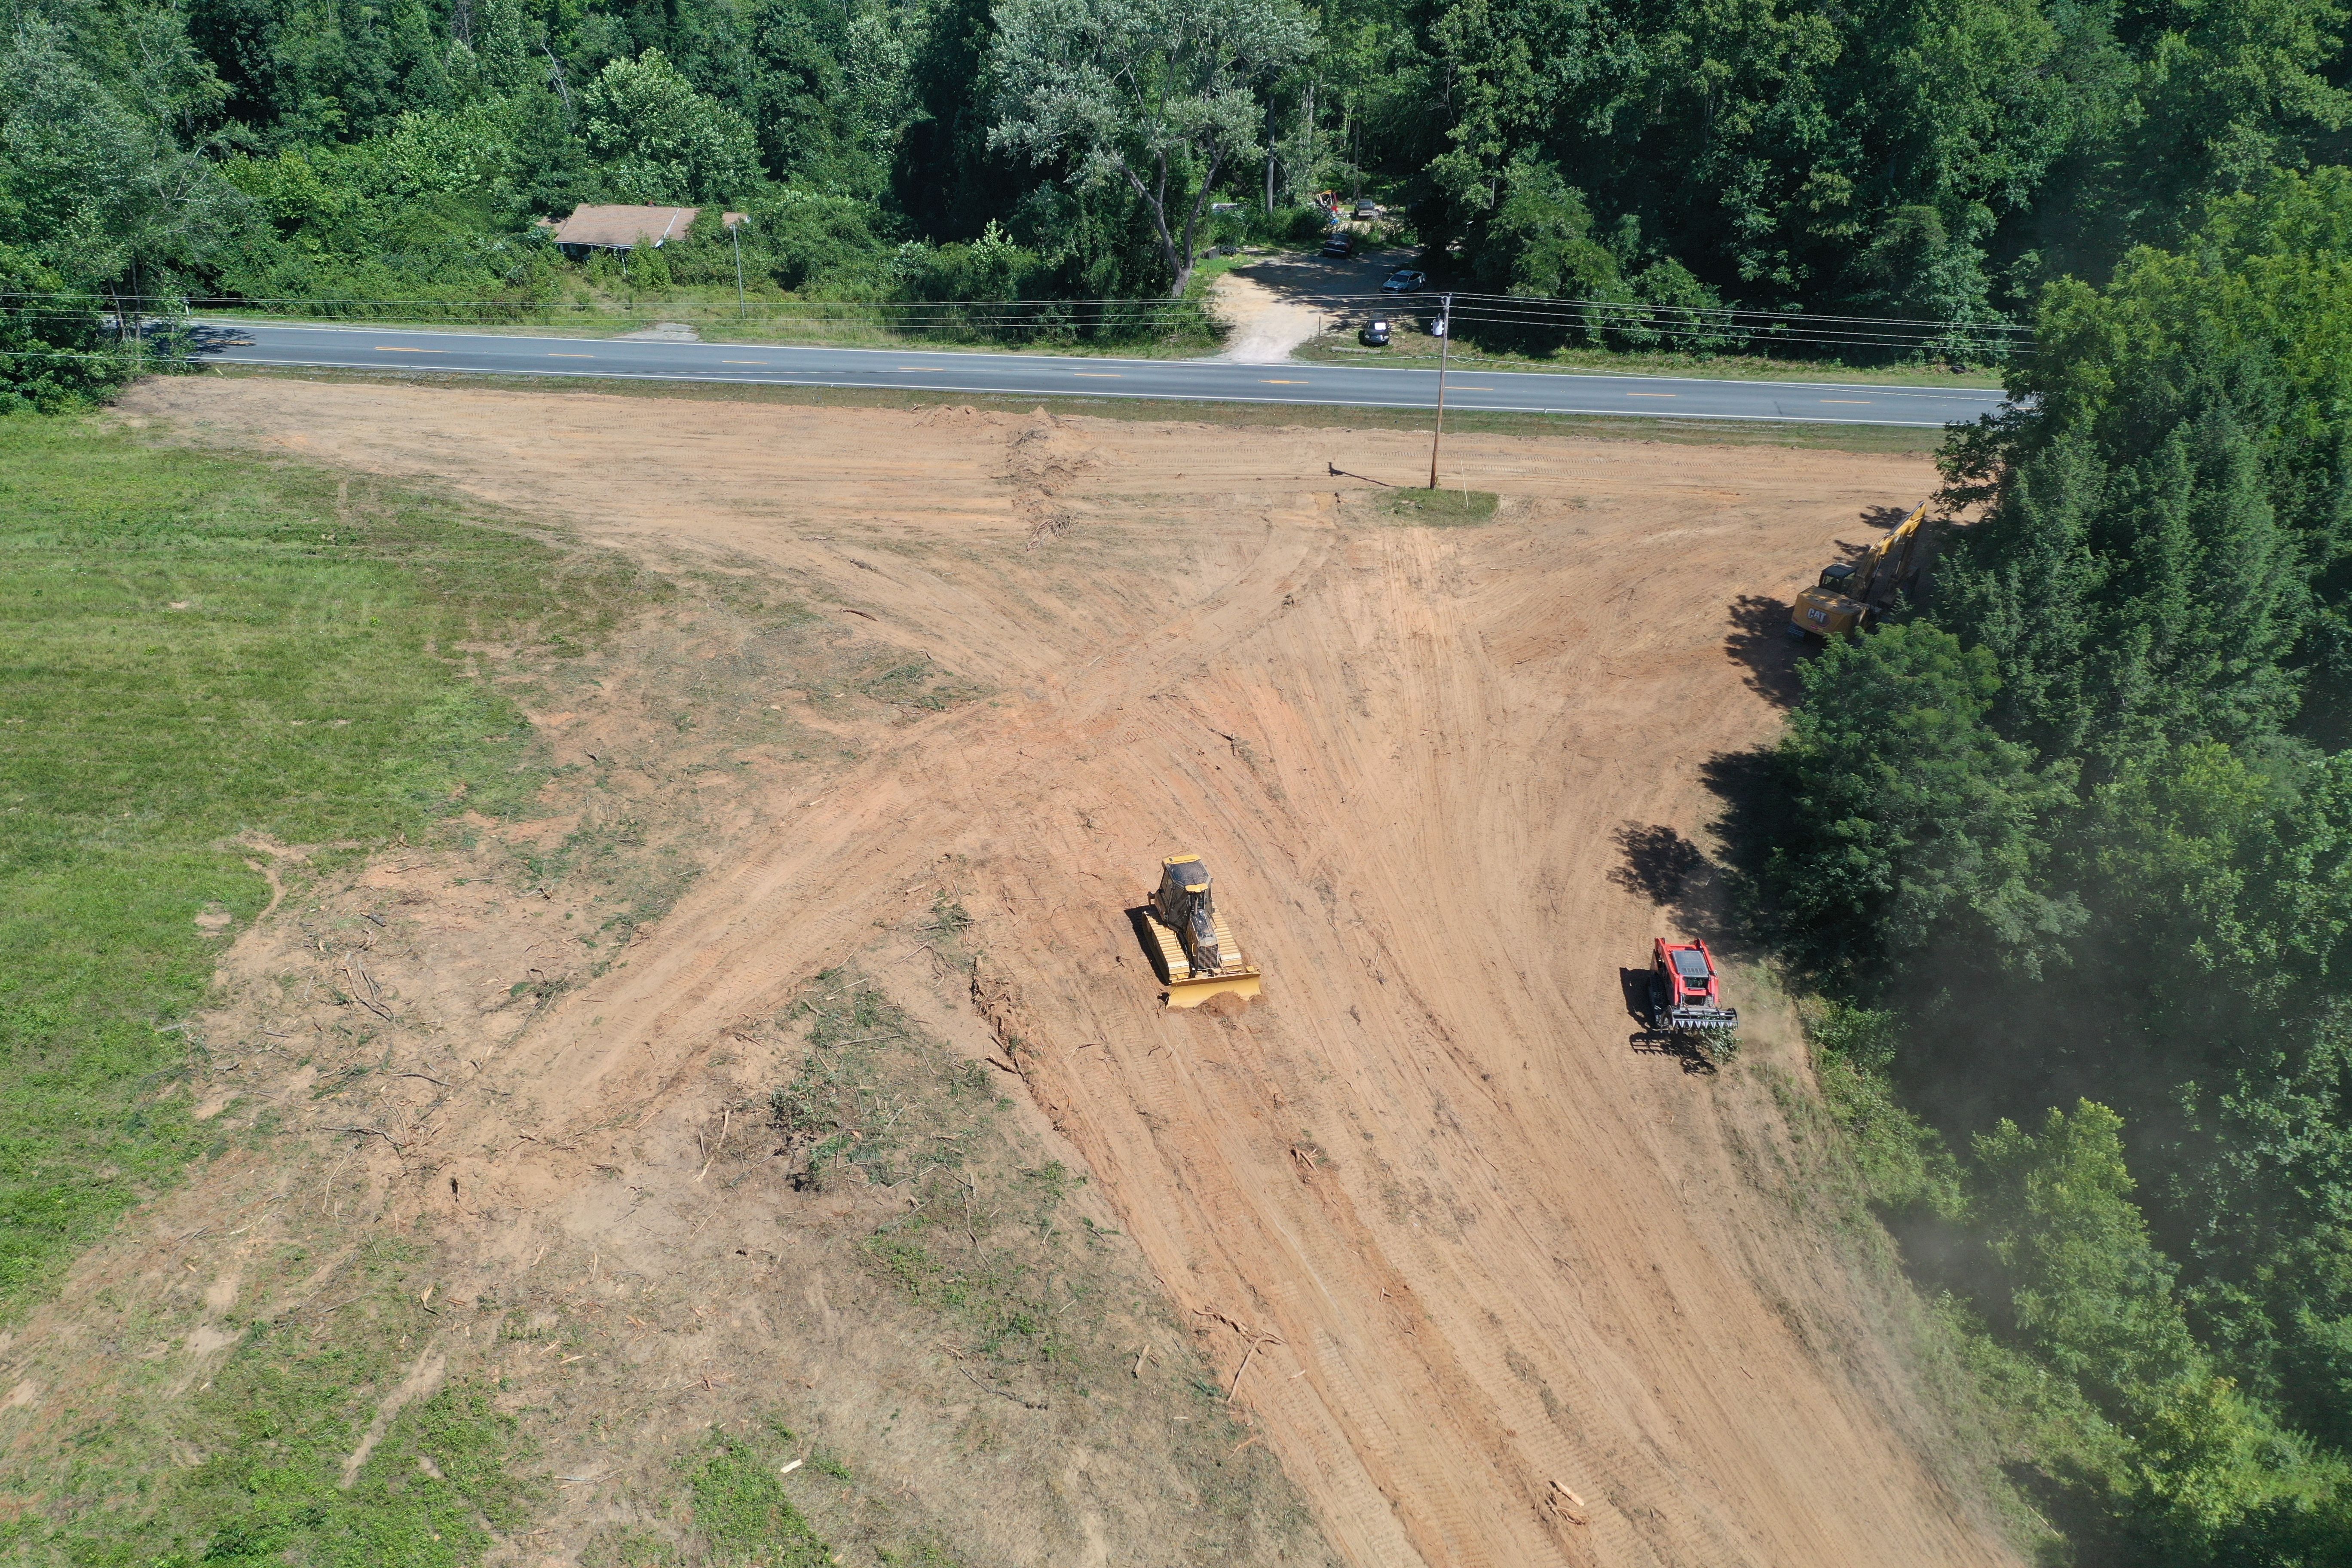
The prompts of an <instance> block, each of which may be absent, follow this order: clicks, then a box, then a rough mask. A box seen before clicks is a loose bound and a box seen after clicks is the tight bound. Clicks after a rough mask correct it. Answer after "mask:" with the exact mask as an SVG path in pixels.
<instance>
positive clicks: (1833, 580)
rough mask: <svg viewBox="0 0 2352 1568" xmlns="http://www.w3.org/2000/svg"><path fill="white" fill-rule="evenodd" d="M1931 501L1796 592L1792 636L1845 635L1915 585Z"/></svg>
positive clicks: (1858, 627) (1925, 502) (1923, 502)
mask: <svg viewBox="0 0 2352 1568" xmlns="http://www.w3.org/2000/svg"><path fill="white" fill-rule="evenodd" d="M1927 507H1928V503H1927V501H1921V502H1920V503H1919V505H1918V506H1917V508H1916V509H1915V510H1913V511H1912V513H1911V515H1910V516H1908V517H1906V518H1905V519H1904V520H1903V521H1901V522H1898V523H1896V524H1895V526H1894V527H1893V528H1891V529H1889V530H1887V531H1886V537H1885V538H1884V539H1882V540H1880V541H1879V542H1877V543H1875V544H1874V545H1872V546H1871V547H1870V548H1869V549H1867V550H1865V551H1864V552H1862V559H1861V560H1859V561H1855V562H1853V563H1847V562H1843V561H1841V562H1839V563H1837V564H1836V565H1834V566H1824V567H1822V579H1821V581H1820V582H1818V583H1816V584H1813V585H1812V586H1811V587H1810V588H1807V589H1806V590H1805V591H1804V592H1803V593H1801V594H1799V595H1797V606H1796V608H1795V609H1793V610H1791V611H1790V614H1789V635H1790V637H1843V636H1844V635H1845V634H1846V633H1847V632H1851V631H1858V630H1860V629H1861V628H1862V627H1863V626H1865V625H1867V624H1868V623H1869V621H1870V618H1871V617H1872V616H1874V615H1877V614H1878V613H1879V612H1880V611H1882V610H1885V609H1887V608H1889V607H1891V606H1892V605H1894V603H1895V596H1896V595H1899V594H1901V593H1902V592H1903V590H1904V589H1906V588H1907V587H1909V586H1910V585H1911V579H1912V578H1913V577H1914V576H1916V575H1917V574H1918V570H1919V544H1920V542H1921V541H1922V540H1923V539H1925V538H1926V537H1927Z"/></svg>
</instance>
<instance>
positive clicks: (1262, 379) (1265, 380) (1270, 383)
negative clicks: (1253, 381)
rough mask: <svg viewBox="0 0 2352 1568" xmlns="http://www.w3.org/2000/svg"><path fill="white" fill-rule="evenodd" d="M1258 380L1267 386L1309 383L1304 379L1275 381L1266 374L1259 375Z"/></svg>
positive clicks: (1303, 384)
mask: <svg viewBox="0 0 2352 1568" xmlns="http://www.w3.org/2000/svg"><path fill="white" fill-rule="evenodd" d="M1258 381H1259V382H1260V383H1261V384H1264V385H1266V386H1305V385H1306V383H1305V382H1303V381H1273V380H1269V379H1268V378H1267V377H1265V376H1259V377H1258Z"/></svg>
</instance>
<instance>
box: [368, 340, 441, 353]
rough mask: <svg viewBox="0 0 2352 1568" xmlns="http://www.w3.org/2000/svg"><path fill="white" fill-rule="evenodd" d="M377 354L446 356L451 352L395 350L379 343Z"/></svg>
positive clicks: (439, 350)
mask: <svg viewBox="0 0 2352 1568" xmlns="http://www.w3.org/2000/svg"><path fill="white" fill-rule="evenodd" d="M375 352H376V353H380V354H446V353H448V352H449V351H448V350H447V349H403V348H394V346H393V345H392V344H390V343H378V344H376V346H375Z"/></svg>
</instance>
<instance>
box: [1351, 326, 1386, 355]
mask: <svg viewBox="0 0 2352 1568" xmlns="http://www.w3.org/2000/svg"><path fill="white" fill-rule="evenodd" d="M1356 340H1357V341H1358V342H1360V343H1362V344H1363V345H1364V346H1365V347H1366V348H1373V349H1384V348H1386V347H1388V346H1389V324H1388V323H1387V322H1386V321H1366V322H1365V323H1364V330H1363V331H1360V332H1358V333H1357V334H1356Z"/></svg>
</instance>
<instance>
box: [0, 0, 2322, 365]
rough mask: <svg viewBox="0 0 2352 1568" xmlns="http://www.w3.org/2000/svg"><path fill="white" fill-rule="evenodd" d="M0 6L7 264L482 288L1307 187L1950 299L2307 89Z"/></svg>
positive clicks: (1076, 243)
mask: <svg viewBox="0 0 2352 1568" xmlns="http://www.w3.org/2000/svg"><path fill="white" fill-rule="evenodd" d="M0 15H5V28H6V33H5V39H0V247H5V249H0V283H5V284H6V285H7V287H9V288H11V289H41V288H58V287H62V288H67V289H89V290H94V291H140V292H147V293H158V292H169V291H172V290H173V289H195V290H200V291H204V292H215V293H223V292H225V293H241V294H245V295H248V296H265V295H266V296H289V295H290V296H299V297H313V296H344V297H367V298H376V297H396V298H409V297H418V296H425V295H440V296H446V295H455V296H459V297H467V298H478V297H489V296H499V295H508V296H528V295H530V294H531V293H532V291H533V290H541V291H543V290H544V289H546V288H547V287H548V286H549V279H550V276H551V274H550V272H549V268H551V267H553V266H554V265H555V262H554V259H553V258H551V256H550V255H549V253H548V252H547V250H546V247H544V244H543V243H541V242H540V241H539V240H537V239H536V237H535V236H534V233H533V230H532V227H531V220H532V219H534V218H537V217H542V216H550V215H558V216H560V215H561V214H562V213H563V212H564V211H566V210H567V209H568V208H569V207H570V206H571V205H572V204H574V203H576V202H580V201H584V200H616V201H646V202H656V201H657V202H674V203H700V204H710V203H716V204H723V205H732V206H739V207H744V208H748V209H749V210H751V211H752V212H753V213H754V214H755V216H756V217H758V218H759V219H760V220H761V221H760V222H758V223H757V224H756V225H755V226H754V228H753V230H752V231H751V236H752V244H753V245H754V247H755V254H754V255H753V256H752V257H751V261H752V263H753V266H754V268H755V276H756V277H757V278H759V279H761V280H762V281H763V282H765V283H767V284H768V285H770V286H772V287H773V288H776V289H793V290H803V291H806V290H812V289H815V290H829V291H831V292H834V293H837V294H863V295H867V296H871V295H876V294H885V295H929V296H931V297H941V296H943V295H945V294H949V293H953V292H955V291H957V290H962V289H981V288H983V287H993V288H997V289H1004V290H1010V291H1018V292H1024V293H1028V294H1034V295H1095V296H1107V295H1142V294H1150V293H1152V292H1155V291H1159V290H1163V289H1170V288H1171V287H1181V284H1182V282H1183V281H1184V279H1185V278H1186V276H1187V274H1188V273H1189V270H1190V268H1191V265H1192V260H1193V258H1195V256H1196V255H1197V254H1198V252H1199V250H1200V249H1201V248H1202V247H1203V246H1204V245H1206V244H1207V243H1209V242H1211V241H1213V240H1214V239H1217V238H1222V237H1238V236H1239V235H1240V234H1242V233H1244V232H1250V233H1255V234H1258V235H1261V236H1263V235H1265V234H1267V233H1283V234H1288V233H1293V232H1300V231H1301V229H1302V226H1305V227H1306V228H1307V229H1311V220H1307V219H1303V218H1302V217H1301V216H1300V215H1302V214H1304V213H1305V212H1306V211H1307V207H1306V203H1307V200H1308V198H1309V197H1310V196H1311V195H1312V194H1313V193H1315V192H1317V191H1318V190H1321V189H1326V188H1337V189H1339V190H1340V191H1342V192H1344V193H1346V194H1349V195H1355V194H1360V193H1367V192H1372V193H1377V194H1379V195H1381V196H1383V197H1384V198H1385V199H1387V200H1388V201H1389V202H1390V204H1391V205H1393V206H1397V207H1400V208H1402V209H1404V210H1406V211H1408V212H1409V213H1410V214H1411V215H1412V222H1413V224H1414V225H1415V226H1416V227H1417V230H1418V234H1419V237H1421V238H1422V239H1423V241H1424V242H1426V243H1428V244H1429V245H1430V246H1431V247H1432V250H1431V256H1432V259H1433V261H1434V262H1435V263H1436V264H1437V266H1436V268H1435V269H1436V270H1437V271H1439V272H1440V273H1441V275H1443V276H1445V277H1447V278H1449V279H1452V280H1453V281H1454V282H1456V283H1458V284H1460V285H1461V286H1464V287H1471V288H1478V289H1488V290H1493V291H1496V292H1506V291H1511V292H1520V293H1530V294H1549V295H1568V296H1573V297H1577V298H1589V299H1599V300H1648V301H1654V302H1657V303H1660V304H1666V305H1682V306H1693V305H1706V304H1710V303H1715V302H1726V303H1733V304H1738V305H1743V306H1752V307H1763V308H1771V309H1794V310H1812V311H1848V312H1857V313H1863V314H1873V315H1896V316H1909V317H1921V318H1932V319H1936V320H1961V321H1968V320H1990V319H1993V318H1996V317H2000V316H2002V315H2004V314H2008V315H2016V314H2019V313H2021V312H2030V310H2031V308H2032V306H2031V300H2032V297H2033V295H2034V292H2035V290H2037V289H2039V288H2040V287H2041V286H2042V284H2043V283H2045V282H2047V281H2049V280H2051V279H2054V278H2057V277H2061V276H2067V275H2072V276H2075V277H2082V278H2087V279H2094V280H2098V279H2104V277H2105V273H2106V271H2107V270H2108V269H2109V268H2111V267H2112V266H2113V265H2114V263H2115V261H2116V258H2120V257H2121V256H2123V255H2124V254H2126V252H2127V251H2128V250H2129V249H2130V247H2132V246H2134V245H2136V244H2140V243H2154V244H2160V245H2170V244H2176V243H2178V242H2179V239H2180V238H2181V237H2182V235H2183V233H2184V232H2185V229H2184V226H2185V225H2187V224H2189V223H2191V222H2193V221H2194V215H2195V214H2196V213H2198V212H2200V211H2201V210H2202V205H2203V204H2204V203H2206V202H2208V201H2209V200H2210V199H2212V198H2214V197H2216V196H2218V195H2227V194H2230V193H2231V192H2234V191H2240V190H2243V189H2247V188H2250V184H2252V182H2256V181H2258V180H2259V179H2260V178H2261V177H2262V176H2263V174H2265V172H2266V171H2268V170H2270V169H2272V168H2274V167H2287V168H2299V167H2305V166H2311V165H2314V164H2318V163H2328V162H2331V161H2333V160H2335V159H2336V157H2337V156H2338V155H2339V154H2340V153H2341V152H2342V150H2343V146H2344V141H2345V136H2346V130H2345V127H2346V120H2347V104H2352V100H2347V95H2346V93H2345V92H2344V90H2343V79H2344V75H2345V70H2346V63H2345V58H2344V53H2343V38H2342V25H2341V24H2342V8H2341V6H2340V5H2338V4H2337V0H2232V3H2231V4H2230V5H2208V4H2189V3H2186V0H2162V3H2156V0H2105V3H2102V4H2095V5H2085V4H2080V3H2078V0H1927V3H1926V4H1924V5H1922V4H1913V5H1885V4H1874V3H1865V4H1860V5H1856V4H1853V3H1851V0H1835V3H1832V0H1761V3H1759V4H1755V5H1741V6H1720V5H1711V4H1702V3H1700V0H1659V3H1656V4H1640V5H1636V4H1632V3H1631V0H1408V3H1407V4H1405V5H1374V4H1371V3H1370V0H1318V4H1314V5H1305V4H1302V3H1301V0H5V6H0ZM1214 198H1224V204H1230V205H1234V206H1235V207H1236V208H1238V209H1239V210H1237V211H1234V212H1229V213H1222V214H1220V213H1213V211H1212V210H1211V209H1212V206H1213V205H1223V204H1214V201H1213V199H1214ZM983 243H985V244H986V245H987V246H988V247H989V251H988V254H986V255H984V256H981V257H971V256H967V255H963V254H961V253H950V254H943V252H945V251H948V250H949V249H950V247H959V246H966V247H968V246H975V245H981V244H983ZM681 265H682V266H683V268H685V270H686V272H687V273H688V275H689V276H692V275H697V270H698V263H697V262H696V261H695V259H694V258H688V259H687V260H686V261H684V262H683V263H681ZM700 270H701V271H705V272H709V273H711V274H712V276H713V277H714V278H715V276H716V268H715V266H710V265H704V266H702V267H701V268H700ZM659 280H660V279H656V281H659Z"/></svg>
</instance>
